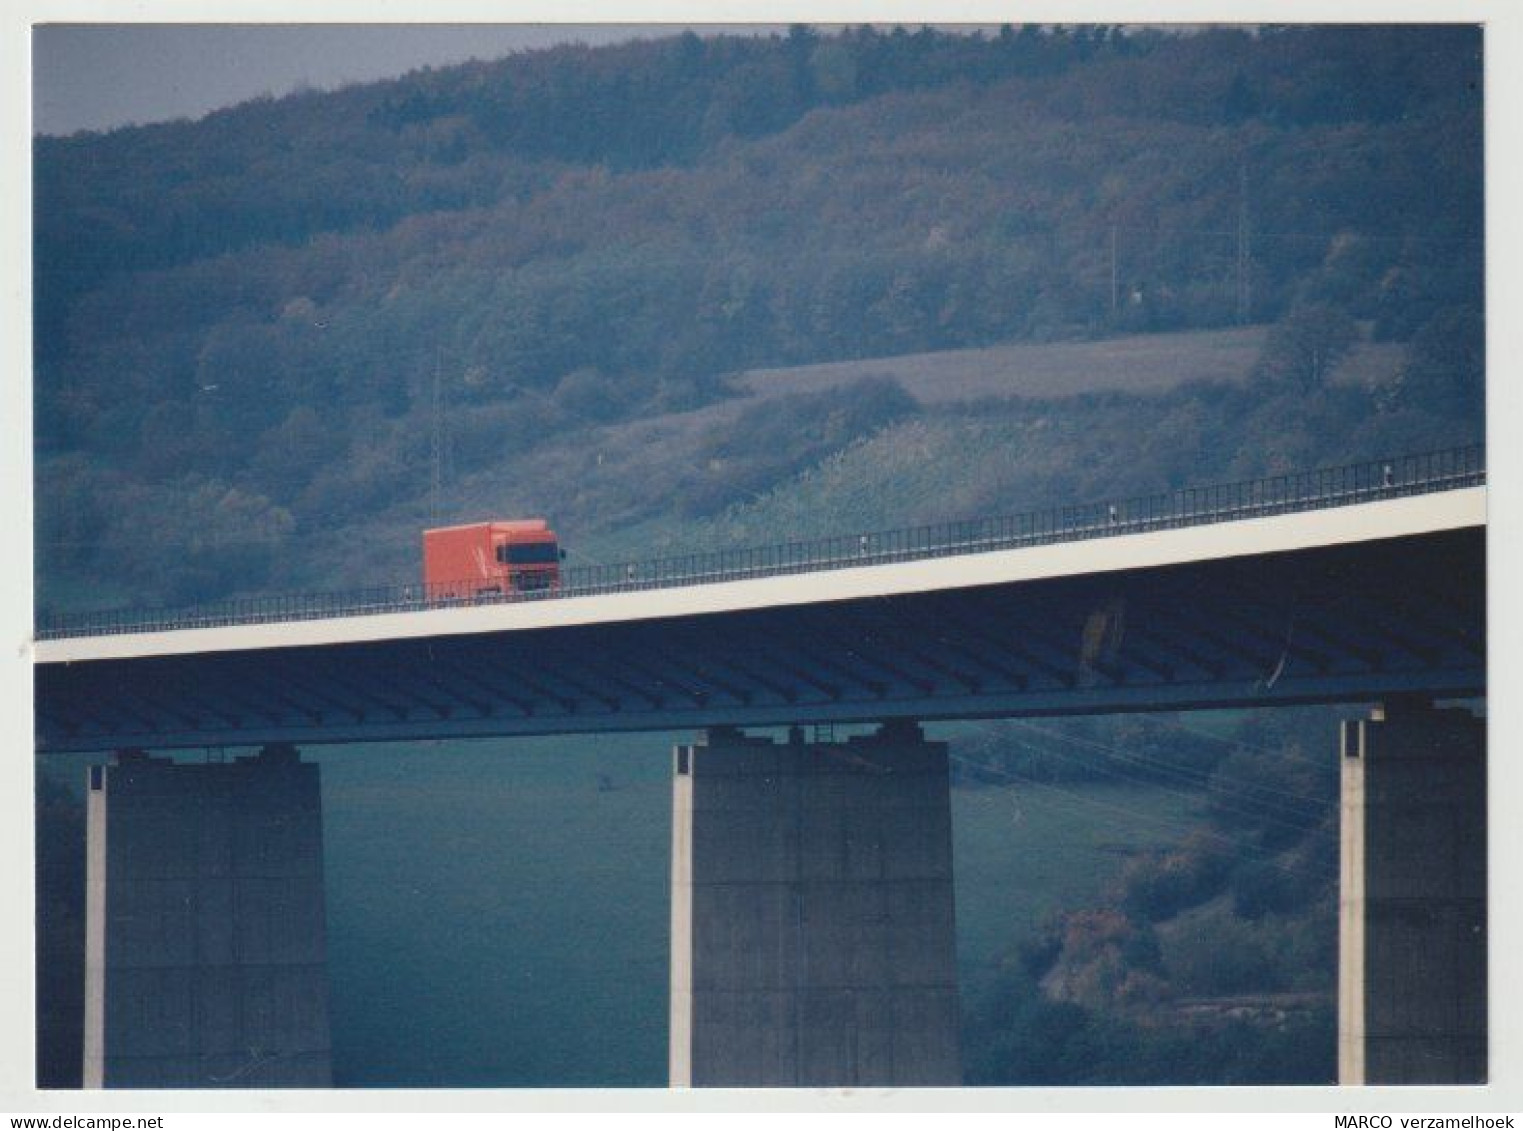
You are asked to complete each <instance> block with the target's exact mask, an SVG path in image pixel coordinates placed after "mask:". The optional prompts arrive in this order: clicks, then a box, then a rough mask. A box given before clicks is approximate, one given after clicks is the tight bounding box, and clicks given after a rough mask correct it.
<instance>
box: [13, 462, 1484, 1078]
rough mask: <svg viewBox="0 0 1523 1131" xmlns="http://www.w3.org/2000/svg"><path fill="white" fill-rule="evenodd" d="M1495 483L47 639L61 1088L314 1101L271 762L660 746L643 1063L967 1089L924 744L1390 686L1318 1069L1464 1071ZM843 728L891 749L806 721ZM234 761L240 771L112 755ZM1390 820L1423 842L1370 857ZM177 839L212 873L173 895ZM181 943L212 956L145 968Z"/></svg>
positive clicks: (1347, 1074)
mask: <svg viewBox="0 0 1523 1131" xmlns="http://www.w3.org/2000/svg"><path fill="white" fill-rule="evenodd" d="M1484 480H1485V475H1484V464H1483V457H1482V453H1481V451H1480V449H1478V448H1472V449H1463V450H1458V451H1449V452H1440V453H1430V454H1427V455H1422V456H1413V457H1405V458H1401V459H1391V460H1381V461H1373V462H1369V463H1363V464H1357V465H1349V466H1346V467H1341V468H1331V469H1323V470H1319V471H1314V472H1308V473H1302V474H1293V475H1284V476H1278V477H1273V478H1266V479H1258V480H1252V481H1247V482H1242V483H1235V484H1226V485H1216V486H1210V487H1203V488H1195V489H1188V490H1183V491H1175V492H1170V493H1164V494H1156V495H1151V496H1146V497H1141V498H1134V499H1121V500H1114V501H1102V502H1099V503H1096V504H1091V505H1086V506H1081V507H1067V508H1054V509H1049V510H1045V511H1038V512H1030V513H1026V514H1021V515H1013V516H1006V517H1002V518H997V519H989V520H983V521H978V522H965V523H952V524H945V525H942V526H935V527H921V528H915V529H911V530H899V531H888V532H872V533H866V534H856V535H851V536H847V537H839V538H831V539H823V540H819V541H815V542H795V543H790V544H786V545H779V546H771V547H763V548H758V549H752V550H740V551H726V552H723V553H715V554H705V555H690V556H686V557H681V558H667V559H659V560H653V561H645V562H631V563H620V564H618V565H615V566H604V567H592V568H587V569H580V570H568V571H567V572H566V574H565V576H564V578H563V583H562V585H561V586H560V587H559V588H558V589H557V590H554V591H550V592H541V593H535V594H519V595H509V596H508V597H506V598H501V599H492V600H489V601H484V602H481V603H471V604H459V603H449V602H446V601H444V600H441V599H439V595H437V594H431V593H429V592H427V591H425V590H423V589H422V588H421V587H418V586H409V585H400V586H394V587H386V588H373V589H368V590H364V591H360V592H351V593H337V594H324V595H300V596H292V597H276V598H263V599H259V600H251V601H242V602H225V603H220V604H217V605H210V606H205V607H201V608H195V609H186V610H127V611H121V612H116V613H111V614H105V615H101V614H94V615H83V616H74V617H58V618H51V619H46V620H44V621H43V623H41V624H40V625H39V628H38V641H37V644H36V726H37V745H38V749H39V751H40V752H42V753H50V752H58V751H103V752H105V751H112V752H117V757H116V761H115V764H113V765H109V766H102V767H99V768H97V770H96V771H95V772H94V773H93V775H92V780H91V786H92V789H91V793H90V804H91V810H90V829H91V848H90V865H91V879H90V928H89V930H88V932H87V934H88V938H87V970H88V971H89V973H88V974H87V981H88V982H89V985H88V987H87V1025H86V1032H87V1036H86V1040H87V1055H86V1066H87V1082H89V1083H94V1084H96V1085H105V1086H113V1085H121V1086H131V1085H133V1084H145V1083H147V1084H152V1083H162V1082H165V1081H169V1082H192V1083H201V1084H205V1083H206V1082H207V1081H208V1080H209V1079H211V1078H213V1077H217V1074H218V1073H219V1072H221V1073H223V1074H225V1073H226V1072H227V1071H228V1070H229V1067H230V1065H235V1064H236V1063H238V1061H239V1057H240V1056H242V1055H243V1050H246V1048H247V1047H249V1046H250V1045H251V1044H254V1045H257V1046H258V1047H260V1048H267V1049H268V1048H276V1049H281V1050H283V1051H282V1052H280V1054H279V1055H278V1056H272V1057H269V1058H267V1059H266V1060H265V1061H263V1062H261V1064H262V1067H261V1068H260V1069H258V1070H257V1071H256V1073H255V1074H254V1076H253V1078H252V1079H250V1078H248V1076H247V1075H245V1076H242V1077H240V1079H241V1081H242V1082H243V1083H244V1084H249V1083H255V1084H257V1083H276V1084H278V1083H292V1082H294V1083H300V1084H314V1083H322V1082H323V1080H324V1073H325V1072H326V1071H327V1069H326V1064H327V1059H326V1058H327V1045H326V1041H327V1032H326V1029H327V1021H326V995H325V992H324V991H322V990H321V986H320V982H321V975H322V971H323V948H322V945H321V942H322V937H323V927H322V892H321V850H320V822H321V813H320V805H319V804H318V803H317V778H316V766H314V765H311V764H308V763H303V762H301V761H300V760H299V755H298V754H297V752H296V748H297V747H298V746H303V747H306V746H314V745H317V744H321V743H331V742H363V741H374V740H383V739H384V740H397V739H422V738H437V737H450V736H473V735H481V736H484V735H524V734H546V733H593V732H602V731H611V730H634V731H638V730H667V731H669V730H673V729H689V730H692V731H696V732H702V733H703V735H704V740H703V741H702V742H699V743H696V744H693V745H684V746H679V747H678V748H677V750H676V752H675V755H674V786H673V791H674V806H675V808H674V822H673V827H674V845H673V908H672V914H673V954H672V1011H673V1012H672V1035H671V1068H672V1082H673V1083H674V1084H677V1085H705V1084H741V1085H745V1084H753V1085H755V1084H759V1085H768V1084H799V1085H802V1084H817V1085H827V1086H837V1085H866V1084H899V1085H903V1084H947V1083H957V1082H959V1075H958V1074H959V1068H958V1061H959V1054H958V1049H957V987H956V971H955V961H954V956H953V953H952V938H953V936H952V927H953V909H952V901H951V879H952V860H951V849H950V809H949V804H948V785H947V774H946V756H947V752H946V747H945V744H942V743H935V742H928V741H926V740H925V739H924V737H923V735H922V733H921V731H920V729H919V725H918V724H920V723H923V722H927V721H931V720H942V719H956V718H989V717H1010V716H1033V715H1052V714H1087V713H1095V712H1103V711H1137V710H1180V709H1194V708H1208V707H1209V708H1220V707H1234V706H1237V707H1241V706H1271V705H1281V704H1291V703H1313V702H1324V703H1325V702H1346V703H1360V704H1368V703H1376V704H1381V706H1380V707H1379V708H1377V711H1376V715H1375V717H1372V718H1369V719H1364V720H1358V721H1355V722H1352V723H1350V724H1349V726H1348V727H1347V728H1346V733H1345V735H1344V739H1343V748H1344V755H1345V757H1344V759H1343V764H1344V779H1345V781H1344V817H1343V839H1344V852H1343V857H1344V865H1343V867H1344V873H1343V885H1344V894H1343V922H1342V942H1343V951H1342V957H1341V969H1340V975H1341V976H1340V1074H1341V1076H1342V1078H1343V1079H1344V1080H1346V1081H1348V1082H1351V1083H1358V1082H1429V1083H1433V1082H1458V1081H1463V1080H1475V1079H1480V1078H1483V1077H1484V1073H1485V1013H1484V1001H1485V980H1484V972H1485V961H1484V954H1485V951H1484V944H1485V934H1484V930H1483V929H1481V930H1479V931H1477V930H1475V929H1474V928H1475V926H1476V924H1477V923H1478V922H1480V923H1484V918H1483V917H1484V890H1485V885H1484V863H1485V849H1484V846H1485V836H1484V813H1485V805H1484V723H1483V721H1481V720H1478V719H1475V718H1474V717H1472V716H1471V714H1470V713H1469V712H1468V711H1456V710H1441V709H1438V708H1435V707H1433V706H1432V701H1433V700H1435V699H1469V698H1475V697H1478V696H1481V695H1484V693H1485V686H1486V671H1485V642H1486V632H1485V627H1486V622H1485V488H1484ZM846 722H852V723H864V722H866V723H876V724H880V730H879V731H878V732H877V734H875V735H873V736H870V737H867V738H858V739H854V740H852V741H851V742H849V743H835V742H830V741H819V740H818V736H817V739H816V741H805V738H804V732H803V729H802V728H803V727H804V726H805V725H807V724H817V725H818V724H832V723H846ZM746 726H750V727H760V726H786V727H790V728H793V729H792V731H791V733H790V738H789V740H788V741H787V742H784V743H782V744H778V743H775V742H773V741H772V740H771V739H766V738H757V737H750V736H746V735H745V734H743V733H742V732H741V731H740V730H739V729H738V728H741V727H746ZM1330 741H1331V740H1330ZM228 746H233V747H256V748H263V753H262V754H261V755H260V756H259V757H257V758H253V759H245V760H239V761H236V762H233V763H226V764H222V765H220V766H219V765H216V764H212V765H176V764H174V763H172V762H170V761H168V760H166V759H163V758H153V757H149V756H147V755H146V754H144V753H143V751H146V750H160V751H167V750H174V749H186V748H191V749H194V748H201V747H228ZM108 812H109V814H110V816H109V818H108V815H107V814H108ZM208 813H211V814H215V815H216V817H215V819H212V818H208V816H207V814H208ZM1401 825H1405V827H1406V828H1408V829H1410V828H1413V827H1422V828H1427V829H1428V831H1429V832H1430V834H1431V836H1432V837H1436V838H1438V840H1437V841H1436V842H1434V843H1436V844H1437V845H1438V847H1439V850H1438V851H1435V852H1434V853H1432V854H1430V855H1429V856H1427V857H1425V858H1424V859H1423V860H1420V861H1414V860H1412V859H1411V854H1402V853H1396V852H1394V851H1392V844H1393V842H1392V840H1391V837H1392V835H1393V832H1392V830H1394V829H1395V828H1397V827H1398V826H1401ZM187 838H191V839H196V838H199V840H198V844H200V846H201V850H200V851H198V852H197V853H194V854H192V853H189V852H188V851H187V844H188V843H189V842H188V840H187ZM207 843H211V844H213V845H220V846H221V847H220V848H217V849H216V850H215V851H213V852H212V853H211V857H212V858H214V859H219V860H221V861H222V863H220V864H219V865H218V866H217V868H216V869H213V871H212V872H211V873H207V872H206V871H205V867H204V865H198V866H197V867H198V868H200V869H201V870H200V871H199V872H197V873H196V874H194V875H191V874H186V873H185V869H184V866H183V860H185V859H188V858H189V857H190V856H191V855H195V856H197V857H198V858H199V859H202V860H203V861H204V860H205V859H206V858H207V853H206V852H205V851H204V849H205V845H206V844H207ZM1444 846H1447V850H1444ZM240 858H243V862H240ZM1439 859H1442V860H1443V861H1444V862H1443V863H1442V864H1436V863H1435V862H1434V861H1435V860H1439ZM177 860H179V861H181V862H182V863H181V864H177V863H176V861H177ZM219 869H220V870H219ZM240 869H242V871H240ZM249 869H253V870H252V871H250V870H249ZM256 875H257V876H258V877H260V879H261V881H262V882H264V885H265V890H264V893H263V894H262V895H260V896H259V897H258V898H255V897H253V896H251V895H249V894H248V893H249V892H250V891H251V890H253V888H254V887H255V886H257V885H253V884H251V882H250V878H251V877H253V876H256ZM176 885H178V886H176ZM235 894H237V897H238V898H241V899H242V900H243V903H242V904H240V905H239V908H240V909H239V910H237V911H236V912H234V913H231V914H230V913H229V912H228V909H227V905H228V902H229V900H233V901H234V902H236V899H235V898H234V895H235ZM177 899H178V901H179V902H175V901H176V900H177ZM187 908H188V910H187ZM150 909H152V910H151V911H150ZM1393 909H1394V910H1393ZM229 923H230V924H231V925H229ZM293 924H294V926H293ZM124 926H125V927H126V928H129V929H123V928H124ZM208 931H215V932H219V933H220V934H221V935H226V936H228V937H229V938H230V939H232V940H238V941H237V943H236V945H234V944H233V943H231V942H230V943H229V945H227V946H224V947H223V948H222V950H221V951H220V952H218V953H217V954H215V955H213V956H212V957H210V958H208V957H207V955H206V954H204V953H201V954H198V953H187V954H185V955H182V956H181V957H180V958H178V959H175V960H174V961H170V962H168V963H167V964H166V962H165V961H164V960H162V959H156V958H153V957H151V956H152V955H154V954H162V953H164V952H165V948H166V947H167V948H168V949H169V951H174V950H175V946H174V942H173V938H174V936H175V935H176V933H177V932H179V933H182V934H183V933H184V932H189V933H190V934H193V935H194V934H197V933H199V934H201V935H203V936H204V935H205V934H206V933H207V932H208ZM281 938H283V939H284V942H282V943H279V944H277V942H276V941H275V940H277V939H281ZM1477 946H1479V948H1480V949H1479V951H1478V952H1477V950H1476V947H1477ZM181 949H183V947H182V948H181ZM235 952H236V953H235ZM250 954H253V955H257V956H259V957H258V962H257V964H258V965H259V966H260V969H261V970H262V971H263V973H262V975H261V977H262V978H263V979H264V981H262V982H260V983H259V985H260V988H257V989H250V985H251V983H250V981H249V970H248V968H247V967H248V961H247V960H246V956H247V955H250ZM240 956H243V957H240ZM906 956H913V958H907V957H906ZM1477 957H1479V961H1477ZM910 967H913V968H914V969H910ZM1477 978H1479V983H1477V981H1476V979H1477ZM189 984H193V985H194V986H197V987H200V988H199V989H194V990H186V989H184V988H183V987H184V985H189ZM1418 985H1421V986H1425V987H1426V990H1425V991H1424V992H1422V993H1418V992H1417V991H1415V990H1412V989H1410V987H1413V986H1418ZM1414 998H1418V999H1420V1000H1418V1001H1416V1002H1415V1004H1414V1000H1413V999H1414ZM164 1000H170V1001H176V1002H179V1003H180V1004H179V1005H178V1006H174V1007H173V1008H171V1007H166V1006H164V1005H162V1001H164ZM145 1002H157V1003H160V1004H158V1005H156V1006H155V1007H154V1008H157V1009H158V1010H159V1011H160V1014H159V1015H158V1020H155V1019H154V1015H152V1010H151V1009H150V1010H149V1011H148V1012H144V1010H145V1008H146V1007H145V1006H144V1004H143V1003H145ZM1477 1003H1479V1004H1477ZM165 1008H170V1015H171V1019H170V1021H169V1022H168V1028H169V1029H171V1030H173V1031H174V1032H175V1033H176V1034H178V1036H176V1037H175V1038H174V1039H173V1040H169V1041H168V1043H167V1044H166V1043H165V1038H164V1036H163V1033H162V1030H163V1029H164V1028H165V1022H164V1016H163V1013H162V1011H163V1010H164V1009H165ZM175 1009H179V1010H180V1013H178V1014H176V1013H175V1012H174V1010H175ZM250 1017H254V1018H256V1020H255V1021H253V1022H251V1021H250V1020H249V1018H250ZM259 1017H263V1018H265V1020H264V1021H258V1020H257V1018H259ZM208 1018H211V1020H208ZM251 1025H252V1026H253V1028H250V1026H251ZM260 1025H263V1026H264V1028H263V1029H260V1028H259V1026H260ZM218 1078H220V1077H218Z"/></svg>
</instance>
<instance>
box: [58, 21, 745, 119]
mask: <svg viewBox="0 0 1523 1131" xmlns="http://www.w3.org/2000/svg"><path fill="white" fill-rule="evenodd" d="M685 26H693V29H694V30H695V31H697V32H699V33H700V34H702V33H703V32H705V31H715V30H718V28H717V27H705V26H703V25H671V24H667V25H663V24H642V25H613V24H602V25H598V24H580V25H574V24H567V25H533V24H495V25H488V24H477V25H466V26H460V25H453V26H445V25H411V26H379V25H372V26H355V25H350V26H341V25H322V26H305V27H303V26H293V25H284V26H281V25H267V26H260V27H256V26H236V25H210V24H200V25H198V24H137V25H124V24H116V25H111V24H96V25H82V24H51V25H48V24H42V25H38V26H37V27H36V29H35V30H34V31H33V39H32V73H33V118H32V129H33V132H34V133H38V134H69V133H74V132H76V131H78V130H103V129H110V128H112V127H114V126H122V125H129V124H138V125H141V124H145V123H148V122H159V121H167V120H169V119H173V118H184V117H192V118H194V117H200V116H201V115H203V114H206V113H208V112H210V111H212V110H215V109H218V108H219V107H223V106H231V105H233V104H235V103H238V102H243V101H246V100H248V99H250V98H255V97H258V96H259V95H262V94H270V95H275V96H277V97H278V96H279V95H282V94H288V93H290V92H291V91H293V90H297V89H300V88H302V87H316V88H318V89H331V88H332V87H336V86H340V85H343V84H345V83H351V82H368V81H372V80H375V79H383V78H390V77H393V76H396V75H400V74H404V73H406V72H407V71H410V70H414V69H416V68H418V67H422V66H441V65H448V64H451V63H461V62H465V61H466V60H468V59H472V58H477V59H493V58H499V57H501V56H503V55H508V54H511V53H513V52H515V51H525V50H530V49H533V48H536V47H548V46H551V45H553V44H556V43H568V42H581V43H588V44H599V43H611V42H615V41H618V40H621V39H629V38H632V37H635V36H642V35H643V36H651V35H670V34H673V33H674V32H676V31H677V30H679V28H680V27H685Z"/></svg>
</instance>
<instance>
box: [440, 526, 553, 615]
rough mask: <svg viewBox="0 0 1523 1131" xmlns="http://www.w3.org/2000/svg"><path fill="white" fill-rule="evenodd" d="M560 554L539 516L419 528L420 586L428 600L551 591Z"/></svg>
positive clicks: (551, 535) (548, 528) (551, 532)
mask: <svg viewBox="0 0 1523 1131" xmlns="http://www.w3.org/2000/svg"><path fill="white" fill-rule="evenodd" d="M565 556H566V554H565V551H564V550H562V549H561V548H560V545H559V544H558V543H557V541H556V538H555V531H553V530H551V529H550V527H549V526H548V525H547V524H546V523H545V520H544V519H542V518H526V519H518V520H516V521H513V522H472V523H467V524H466V525H464V526H444V527H440V528H439V529H437V530H425V531H424V532H423V585H424V587H425V589H426V590H427V593H428V597H429V599H430V600H433V601H439V600H446V601H450V600H471V599H473V598H476V597H484V596H492V597H495V596H503V595H506V594H509V593H534V592H541V591H543V590H546V589H556V588H558V587H559V586H560V583H561V559H562V558H563V557H565Z"/></svg>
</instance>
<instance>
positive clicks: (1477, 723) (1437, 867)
mask: <svg viewBox="0 0 1523 1131" xmlns="http://www.w3.org/2000/svg"><path fill="white" fill-rule="evenodd" d="M1342 747H1343V758H1342V763H1343V813H1342V820H1343V824H1342V874H1341V879H1340V882H1341V899H1340V923H1339V956H1338V981H1339V984H1338V1079H1339V1082H1340V1083H1343V1084H1479V1083H1484V1082H1485V1080H1486V1048H1487V1044H1486V722H1485V720H1484V719H1482V718H1477V717H1475V716H1474V715H1472V714H1471V712H1469V711H1467V710H1463V709H1447V710H1438V709H1435V708H1434V707H1433V706H1432V705H1431V704H1430V703H1428V702H1426V701H1424V700H1420V699H1411V700H1403V699H1396V700H1391V701H1388V702H1387V703H1386V704H1385V705H1384V706H1383V707H1380V708H1377V709H1376V710H1375V712H1374V713H1373V714H1372V716H1371V717H1370V718H1368V719H1359V720H1356V721H1351V722H1346V723H1344V725H1343V734H1342Z"/></svg>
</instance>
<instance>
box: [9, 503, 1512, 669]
mask: <svg viewBox="0 0 1523 1131" xmlns="http://www.w3.org/2000/svg"><path fill="white" fill-rule="evenodd" d="M1485 525H1486V488H1485V487H1466V488H1459V489H1455V490H1451V491H1440V492H1433V493H1430V494H1423V495H1411V496H1407V497H1404V498H1398V499H1383V500H1379V501H1377V502H1370V503H1357V504H1353V505H1349V506H1339V507H1329V508H1326V509H1323V510H1312V511H1298V512H1295V513H1291V514H1282V515H1271V516H1266V517H1259V518H1245V519H1236V520H1230V521H1224V522H1214V523H1207V524H1202V525H1199V526H1187V527H1180V528H1176V529H1170V530H1153V531H1145V532H1141V533H1137V534H1107V535H1105V536H1103V537H1095V538H1088V539H1083V540H1080V541H1071V542H1055V543H1051V544H1048V545H1042V546H1028V547H1023V548H1020V549H1014V550H992V551H986V552H982V553H968V554H963V555H955V556H949V557H939V558H925V559H921V560H918V561H908V562H889V563H884V564H880V565H866V566H844V567H837V568H833V569H825V570H819V571H814V572H808V573H795V574H785V575H779V576H772V577H759V578H750V579H746V580H742V581H721V582H710V583H702V584H685V585H680V586H674V587H672V588H664V589H658V588H651V589H641V590H634V591H630V592H625V593H604V594H598V595H595V596H586V597H566V598H556V599H550V600H539V601H526V602H522V603H511V604H501V605H472V606H467V607H463V608H448V609H430V610H427V611H424V612H397V613H375V614H369V615H360V616H346V617H327V618H322V619H314V620H298V621H279V622H271V623H267V624H245V625H229V626H224V627H217V628H186V629H175V630H172V631H155V632H131V633H120V634H115V635H109V636H81V637H72V638H63V639H57V640H40V641H36V642H34V644H33V650H34V651H33V655H34V659H35V661H36V662H37V663H39V664H55V663H70V662H77V661H88V660H107V659H131V658H136V657H148V656H175V655H188V654H197V653H204V652H235V651H244V650H249V649H261V648H292V647H303V646H309V645H325V644H326V645H339V644H356V643H362V642H367V641H385V640H404V639H416V638H419V637H430V636H457V635H465V634H470V633H482V632H506V631H512V630H516V629H529V628H552V627H564V626H570V625H595V624H609V623H616V622H620V621H634V620H652V619H656V618H660V617H675V616H691V615H695V614H703V613H724V612H735V611H739V610H744V609H766V608H777V607H781V606H788V605H809V604H815V603H818V602H824V601H844V600H850V599H852V598H859V597H890V596H897V595H901V594H911V593H923V592H930V591H934V590H946V589H962V588H969V587H972V586H979V585H996V584H1006V583H1010V582H1020V581H1037V580H1041V579H1044V578H1056V577H1074V576H1079V575H1083V574H1094V573H1110V572H1114V571H1118V570H1128V569H1139V568H1148V567H1153V566H1165V565H1178V564H1183V563H1186V562H1200V561H1212V560H1219V559H1225V558H1235V557H1246V556H1250V555H1254V554H1269V553H1280V552H1285V551H1293V550H1303V549H1312V548H1316V547H1323V546H1336V545H1347V544H1353V543H1358V542H1371V541H1378V540H1381V539H1387V538H1400V537H1403V536H1409V535H1418V534H1433V533H1439V532H1441V531H1445V530H1460V529H1465V528H1469V527H1480V526H1485Z"/></svg>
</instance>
